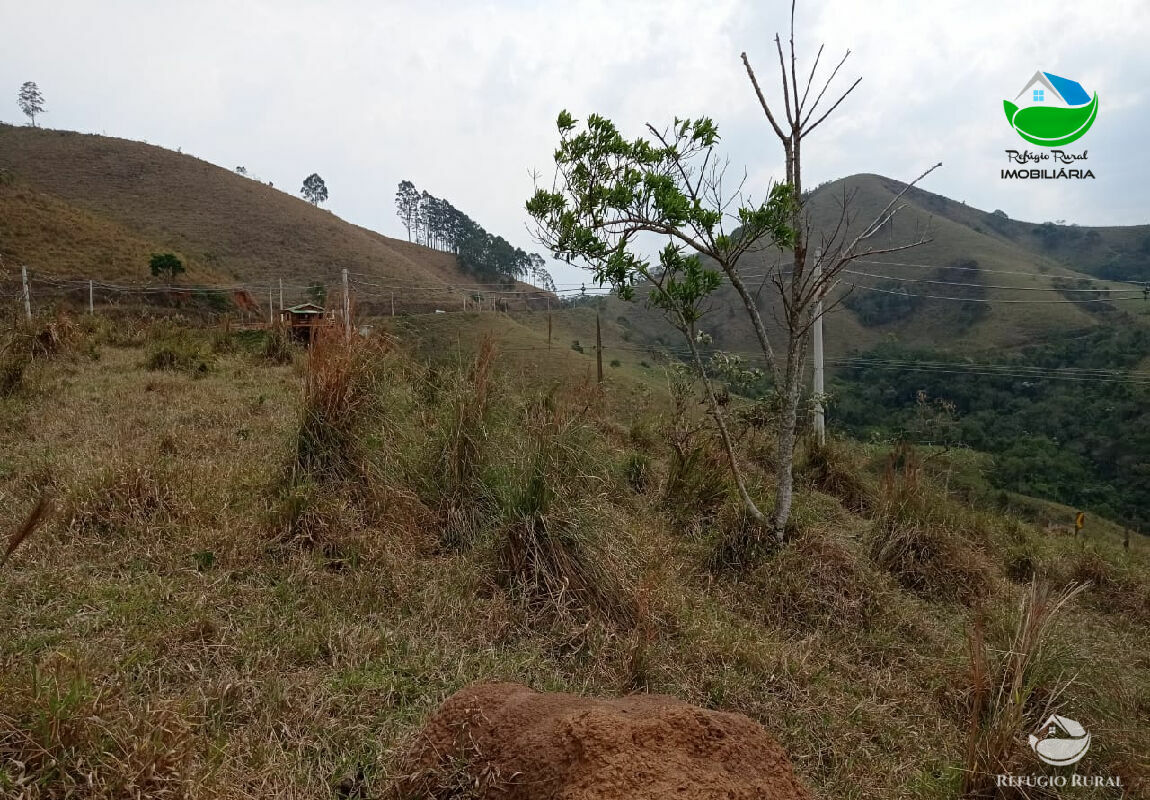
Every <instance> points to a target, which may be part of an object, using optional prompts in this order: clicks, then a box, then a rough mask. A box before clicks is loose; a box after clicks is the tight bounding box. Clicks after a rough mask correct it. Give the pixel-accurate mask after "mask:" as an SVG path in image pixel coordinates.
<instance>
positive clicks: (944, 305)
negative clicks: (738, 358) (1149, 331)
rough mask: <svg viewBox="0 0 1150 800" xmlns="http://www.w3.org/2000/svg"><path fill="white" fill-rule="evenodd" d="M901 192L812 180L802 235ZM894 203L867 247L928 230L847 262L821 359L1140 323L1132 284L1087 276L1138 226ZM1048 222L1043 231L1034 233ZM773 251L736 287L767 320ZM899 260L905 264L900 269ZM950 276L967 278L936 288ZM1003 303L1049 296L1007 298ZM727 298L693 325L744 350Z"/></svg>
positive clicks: (643, 320)
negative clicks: (749, 293)
mask: <svg viewBox="0 0 1150 800" xmlns="http://www.w3.org/2000/svg"><path fill="white" fill-rule="evenodd" d="M901 189H902V184H900V183H898V182H897V181H894V180H891V179H889V178H884V177H882V176H879V175H854V176H851V177H849V178H844V179H842V180H838V181H833V182H831V183H828V184H825V185H823V186H820V187H819V188H818V189H817V190H816V191H815V192H814V193H813V194H812V196H811V198H810V200H809V204H808V209H809V212H810V215H811V220H812V223H813V230H815V231H816V238H815V239H813V241H815V242H817V235H818V233H819V232H820V231H825V230H830V229H831V228H832V227H833V226H834V225H835V224H836V223H837V222H838V220H839V218H840V216H841V210H842V207H843V204H844V203H846V204H847V207H848V208H849V211H850V217H849V223H850V224H849V226H848V230H849V231H850V232H852V233H853V232H857V231H858V230H859V229H860V228H861V226H863V225H865V224H869V222H870V221H871V220H872V219H874V218H875V217H876V216H877V215H878V214H879V212H880V211H881V210H882V209H883V208H884V207H885V206H886V205H887V204H888V203H889V202H890V201H891V200H892V199H893V198H894V197H895V196H896V195H897V194H898V192H899V191H900V190H901ZM902 206H903V207H902V209H901V210H900V211H899V213H898V214H897V215H896V217H895V220H894V223H893V224H892V225H889V226H887V227H886V228H884V229H883V230H882V231H880V232H879V233H878V234H877V235H876V236H875V237H874V239H873V241H874V245H875V246H878V247H881V246H883V245H887V244H897V243H899V242H905V241H913V240H914V239H915V238H916V237H917V236H918V235H919V234H920V233H922V232H924V231H928V232H929V236H930V241H929V242H928V243H926V244H924V245H922V246H921V247H918V248H915V249H912V250H908V251H904V252H900V253H894V254H889V255H878V256H875V257H874V258H870V259H866V260H864V261H860V262H856V263H855V264H853V265H852V266H851V267H850V269H851V270H852V273H850V274H844V275H843V276H842V283H841V285H840V287H839V289H838V290H836V291H835V292H834V293H833V294H832V296H831V304H832V305H833V304H834V303H835V302H836V301H843V302H842V304H841V305H838V306H837V307H836V308H834V309H833V310H832V312H831V313H829V314H828V316H827V320H826V328H827V333H826V348H827V354H828V356H829V357H831V358H834V357H839V356H843V355H849V354H853V353H859V352H865V351H867V350H869V349H871V348H873V347H874V346H876V345H877V344H879V343H882V342H890V341H895V342H902V343H906V344H913V345H914V346H916V347H923V348H933V349H936V350H940V351H950V352H955V353H974V352H980V351H986V350H990V349H1002V348H1014V347H1018V346H1021V345H1024V344H1028V343H1032V342H1034V341H1039V340H1042V339H1044V338H1045V337H1047V336H1048V335H1050V334H1052V333H1061V332H1064V331H1066V330H1084V329H1087V328H1091V327H1093V326H1096V325H1099V324H1109V323H1110V322H1111V321H1115V322H1117V320H1118V319H1119V318H1120V317H1121V313H1120V312H1126V313H1127V314H1129V315H1133V319H1134V320H1135V321H1136V322H1137V323H1138V324H1146V323H1147V321H1150V304H1147V303H1145V302H1143V300H1142V299H1141V294H1140V288H1141V287H1140V286H1137V285H1134V284H1129V283H1121V282H1118V281H1112V280H1103V279H1101V278H1100V277H1098V276H1099V275H1100V274H1101V273H1102V272H1103V270H1101V269H1100V268H1098V264H1099V263H1101V262H1102V261H1104V260H1105V258H1107V256H1106V255H1105V254H1106V253H1109V252H1119V251H1120V252H1127V251H1126V250H1121V248H1123V247H1127V246H1128V245H1129V246H1130V247H1133V244H1131V243H1139V244H1138V247H1141V244H1140V242H1141V241H1142V240H1143V238H1144V237H1146V236H1147V234H1148V233H1150V226H1138V227H1133V228H1086V227H1078V226H1055V225H1053V224H1051V225H1050V226H1046V225H1033V224H1030V223H1022V222H1014V221H1010V220H1004V218H1002V217H999V216H996V215H994V214H993V213H987V212H984V211H979V210H978V209H973V208H970V207H969V206H966V205H965V204H962V203H958V202H956V201H954V200H950V199H948V198H946V197H943V196H941V195H936V194H932V193H929V192H926V191H921V190H912V191H911V192H909V193H908V194H907V195H906V196H905V197H904V199H903V202H902ZM1000 229H1001V230H1000ZM1036 230H1037V231H1038V232H1035V231H1036ZM1051 230H1053V231H1054V233H1049V232H1047V233H1042V231H1051ZM1001 231H1005V233H1003V232H1001ZM1087 240H1089V241H1091V242H1094V244H1093V245H1091V246H1090V248H1089V249H1086V250H1084V249H1082V248H1079V247H1077V245H1074V244H1072V243H1073V242H1079V241H1081V242H1086V241H1087ZM1048 243H1050V244H1048ZM1054 243H1057V244H1054ZM812 246H813V245H812ZM1083 253H1086V254H1088V255H1089V258H1087V257H1085V256H1084V255H1083ZM780 258H781V256H780V254H779V253H777V252H773V251H772V252H760V253H756V254H752V255H751V256H750V257H749V258H748V259H747V260H745V261H744V262H743V272H744V273H746V274H747V275H749V276H757V277H753V278H752V279H751V280H749V281H748V284H750V285H752V286H761V287H762V290H763V293H762V297H763V303H762V306H761V307H762V308H763V309H764V311H765V312H766V315H765V316H766V317H767V318H768V320H769V319H770V318H773V317H776V316H777V315H778V311H779V309H778V307H777V306H776V305H772V303H773V297H772V296H773V294H774V291H773V288H772V287H771V286H770V284H769V283H767V282H766V279H765V278H763V277H761V276H762V275H764V273H766V272H767V271H768V270H770V269H772V268H773V267H774V265H775V264H776V263H778V261H779V259H780ZM876 262H877V263H876ZM971 262H973V263H971ZM907 264H911V265H916V266H903V265H907ZM955 267H961V268H959V269H956V268H955ZM861 273H865V274H861ZM1003 273H1006V274H1003ZM876 276H877V277H876ZM932 281H941V283H932ZM956 283H959V284H972V285H968V286H954V285H946V284H956ZM1060 288H1061V289H1062V291H1060ZM1080 288H1091V289H1105V288H1110V289H1111V290H1113V291H1114V292H1115V293H1118V294H1119V296H1121V297H1129V296H1132V295H1136V296H1137V299H1134V300H1120V301H1114V302H1111V303H1072V302H1067V301H1069V300H1070V299H1072V298H1075V297H1078V298H1086V297H1089V298H1093V297H1096V296H1100V295H1098V294H1095V293H1083V292H1078V293H1076V292H1070V291H1064V290H1067V289H1080ZM875 289H881V290H883V291H875ZM891 291H905V292H906V293H907V295H934V296H942V297H962V298H968V299H969V300H973V301H989V302H968V301H964V302H960V301H954V300H937V299H930V298H929V297H919V298H914V297H905V298H895V299H894V300H893V301H892V295H890V294H888V293H887V292H891ZM1015 300H1028V301H1029V300H1043V301H1059V302H1044V303H1022V304H1020V303H1015V302H1010V301H1015ZM900 301H901V302H900ZM738 302H739V301H738V298H737V296H736V295H735V294H734V292H733V290H730V289H726V290H721V291H720V292H719V293H718V294H717V295H716V298H715V301H714V304H713V309H712V311H711V313H710V314H709V315H708V316H707V317H705V318H704V320H703V323H702V327H703V328H704V329H706V330H707V332H708V333H711V334H712V336H714V338H715V341H716V344H717V346H719V347H722V348H724V349H729V350H734V351H743V352H751V351H755V350H756V349H757V348H756V345H755V343H754V341H753V333H752V332H751V330H750V327H749V325H746V324H744V322H743V319H742V316H741V314H740V312H739V310H738V309H739V308H740V306H739V304H738ZM640 305H642V304H641V303H640ZM620 315H629V316H633V319H634V327H635V335H636V337H637V338H638V339H640V340H642V341H663V342H667V343H668V344H670V343H672V342H675V340H676V339H677V336H678V334H677V333H675V332H674V331H673V330H671V329H670V328H669V327H668V326H666V325H665V323H663V322H662V320H661V319H660V318H659V317H658V315H657V314H654V313H651V312H646V311H642V310H638V311H635V310H633V309H632V308H631V307H623V306H622V305H621V304H617V303H616V304H615V305H613V306H612V310H611V312H610V314H609V316H610V317H611V318H615V317H617V316H620ZM1122 318H1123V319H1125V317H1122ZM1126 324H1128V323H1126Z"/></svg>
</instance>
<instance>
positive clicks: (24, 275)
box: [20, 266, 32, 322]
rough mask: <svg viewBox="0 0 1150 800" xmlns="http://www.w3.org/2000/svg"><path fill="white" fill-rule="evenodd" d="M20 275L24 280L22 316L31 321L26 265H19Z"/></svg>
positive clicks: (30, 301)
mask: <svg viewBox="0 0 1150 800" xmlns="http://www.w3.org/2000/svg"><path fill="white" fill-rule="evenodd" d="M20 277H21V278H22V279H23V281H24V316H25V317H27V318H28V321H29V322H31V321H32V293H31V292H30V291H29V290H28V267H26V266H22V267H20Z"/></svg>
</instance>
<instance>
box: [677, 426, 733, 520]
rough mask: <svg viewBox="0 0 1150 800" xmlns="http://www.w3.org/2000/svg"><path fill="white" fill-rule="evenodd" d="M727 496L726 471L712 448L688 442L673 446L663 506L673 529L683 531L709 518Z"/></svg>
mask: <svg viewBox="0 0 1150 800" xmlns="http://www.w3.org/2000/svg"><path fill="white" fill-rule="evenodd" d="M727 494H728V491H727V470H726V469H725V467H724V465H723V463H722V456H721V455H720V454H719V453H718V452H717V451H716V450H715V448H713V447H709V446H707V445H696V444H694V443H691V442H687V443H684V444H678V445H672V450H671V463H670V466H669V468H668V471H667V481H666V484H665V485H664V489H663V501H662V504H663V507H664V508H665V509H667V510H668V511H670V513H671V517H672V519H673V520H674V522H675V525H676V527H678V528H679V529H680V530H686V529H688V528H691V527H693V526H696V525H698V524H700V523H702V522H704V521H706V520H707V519H710V518H711V517H712V516H713V515H714V514H715V512H716V511H718V509H719V508H720V507H721V506H722V505H723V502H724V501H725V500H726V498H727Z"/></svg>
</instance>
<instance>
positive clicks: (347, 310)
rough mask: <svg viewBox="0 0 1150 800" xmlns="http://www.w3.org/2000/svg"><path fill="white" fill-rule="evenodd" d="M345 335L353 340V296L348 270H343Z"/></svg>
mask: <svg viewBox="0 0 1150 800" xmlns="http://www.w3.org/2000/svg"><path fill="white" fill-rule="evenodd" d="M343 333H344V335H345V336H347V337H348V338H349V339H350V338H351V295H350V294H349V293H348V288H347V268H346V267H345V268H344V270H343Z"/></svg>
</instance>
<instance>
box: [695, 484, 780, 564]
mask: <svg viewBox="0 0 1150 800" xmlns="http://www.w3.org/2000/svg"><path fill="white" fill-rule="evenodd" d="M711 529H712V532H713V535H714V539H715V540H714V543H713V546H712V549H711V554H710V556H709V558H708V563H707V566H708V568H709V569H711V570H712V571H714V572H725V571H728V570H746V569H751V568H753V567H755V566H758V565H759V564H761V563H762V561H763V559H764V558H766V557H767V556H768V555H769V554H770V553H772V552H774V550H775V549H776V548H777V545H778V542H777V540H776V539H775V537H774V536H773V535H772V534H771V533H770V531H768V530H767V529H766V528H765V527H763V526H762V525H760V524H759V522H758V520H756V519H755V518H754V517H752V516H751V515H750V514H749V513H748V512H747V509H746V506H744V505H743V504H742V502H740V501H738V500H736V499H733V498H732V499H728V500H727V502H725V503H723V505H722V508H721V510H720V511H719V513H718V514H717V515H716V516H715V517H714V519H713V521H712V525H711Z"/></svg>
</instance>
